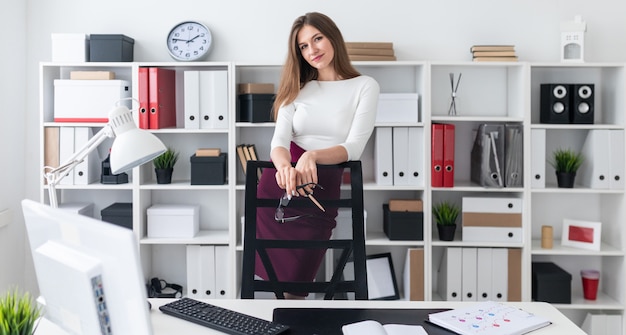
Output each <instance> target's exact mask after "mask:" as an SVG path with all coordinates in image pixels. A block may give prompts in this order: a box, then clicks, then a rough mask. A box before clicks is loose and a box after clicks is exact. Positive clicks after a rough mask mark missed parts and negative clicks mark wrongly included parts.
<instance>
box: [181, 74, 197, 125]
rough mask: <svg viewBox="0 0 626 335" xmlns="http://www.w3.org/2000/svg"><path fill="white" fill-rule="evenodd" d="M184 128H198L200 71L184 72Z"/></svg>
mask: <svg viewBox="0 0 626 335" xmlns="http://www.w3.org/2000/svg"><path fill="white" fill-rule="evenodd" d="M184 91H185V95H184V104H185V108H184V110H185V129H199V128H200V72H199V71H185V74H184Z"/></svg>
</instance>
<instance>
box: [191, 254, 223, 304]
mask: <svg viewBox="0 0 626 335" xmlns="http://www.w3.org/2000/svg"><path fill="white" fill-rule="evenodd" d="M187 296H188V297H190V298H195V299H206V298H216V294H215V247H213V246H210V245H209V246H205V245H188V246H187Z"/></svg>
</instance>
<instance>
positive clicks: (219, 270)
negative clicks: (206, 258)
mask: <svg viewBox="0 0 626 335" xmlns="http://www.w3.org/2000/svg"><path fill="white" fill-rule="evenodd" d="M230 264H231V259H230V255H229V253H228V246H227V245H216V246H215V295H214V296H213V298H218V299H225V298H227V297H228V293H229V292H230V286H229V283H230Z"/></svg>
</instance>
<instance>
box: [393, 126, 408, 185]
mask: <svg viewBox="0 0 626 335" xmlns="http://www.w3.org/2000/svg"><path fill="white" fill-rule="evenodd" d="M392 129H393V131H392V132H393V135H392V138H393V184H394V185H396V186H406V185H409V157H408V156H409V148H410V146H409V128H408V127H393V128H392Z"/></svg>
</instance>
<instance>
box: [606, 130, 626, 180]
mask: <svg viewBox="0 0 626 335" xmlns="http://www.w3.org/2000/svg"><path fill="white" fill-rule="evenodd" d="M609 147H610V149H609V150H610V152H609V188H611V189H617V190H621V189H624V164H626V163H625V162H624V131H623V130H610V131H609Z"/></svg>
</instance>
